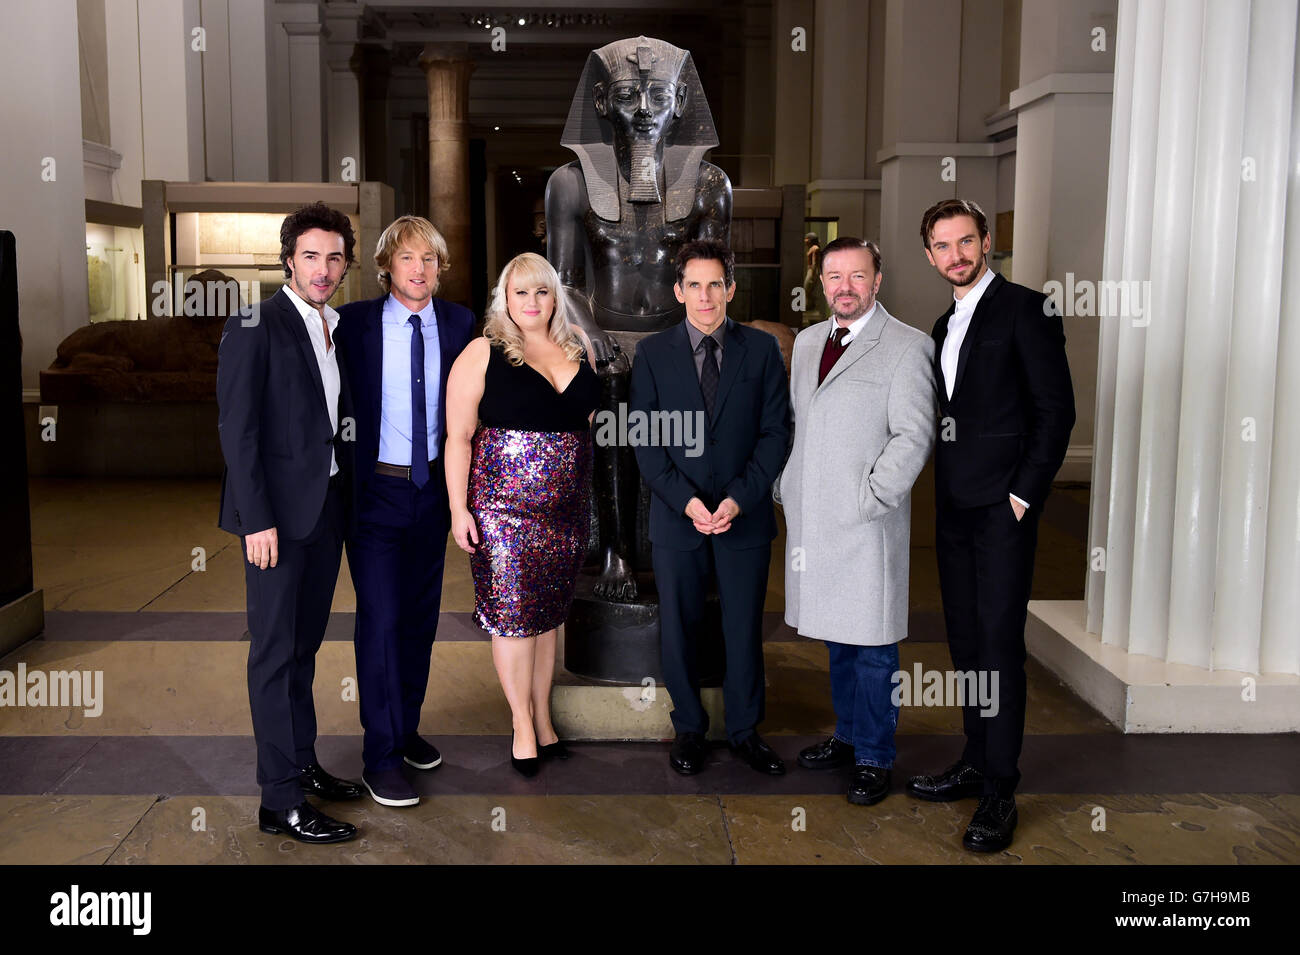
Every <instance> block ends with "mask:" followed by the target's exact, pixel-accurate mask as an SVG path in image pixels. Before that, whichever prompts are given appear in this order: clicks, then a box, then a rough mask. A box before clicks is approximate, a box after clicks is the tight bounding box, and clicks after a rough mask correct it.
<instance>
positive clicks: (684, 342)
mask: <svg viewBox="0 0 1300 955" xmlns="http://www.w3.org/2000/svg"><path fill="white" fill-rule="evenodd" d="M734 262H735V259H734V257H733V256H732V254H731V250H730V249H728V248H727V246H726V245H725V244H723V243H722V242H719V241H717V240H715V239H700V240H696V241H693V242H688V243H686V244H685V245H683V246H682V248H681V250H680V251H679V252H678V254H677V282H676V284H675V285H674V286H673V289H674V292H675V294H676V296H677V300H678V301H679V302H682V303H683V304H684V305H685V306H686V320H685V321H683V322H682V323H681V324H679V325H676V326H674V327H672V328H669V329H666V330H665V331H662V332H658V333H657V334H654V335H651V336H649V337H647V338H644V339H642V340H641V342H640V343H639V344H638V345H637V349H636V359H635V361H633V363H632V381H631V390H630V402H629V403H630V406H631V411H630V413H631V414H639V415H641V416H647V418H646V420H648V421H654V420H656V419H655V418H653V417H649V416H653V415H655V414H656V413H658V412H676V413H678V414H681V415H694V416H696V417H697V420H699V421H700V422H701V423H702V424H703V426H704V427H703V429H702V430H703V431H704V440H703V442H702V443H700V444H698V445H695V444H692V446H690V447H686V446H681V447H677V446H662V445H660V446H639V447H637V448H636V459H637V464H638V465H639V467H640V469H641V475H642V477H644V478H645V481H646V484H648V485H649V486H650V491H651V500H650V541H651V544H652V550H653V555H654V556H653V562H654V572H655V583H656V586H657V587H658V589H659V620H660V638H661V654H662V660H663V671H664V683H665V685H666V686H667V687H668V692H669V694H670V695H671V696H672V699H673V713H672V720H673V727H674V728H675V729H676V731H677V739H676V741H675V742H674V743H673V747H672V750H671V752H670V754H669V762H670V764H671V765H672V767H673V768H674V769H675V770H677V772H679V773H682V774H683V775H689V774H691V773H697V772H699V771H700V770H701V769H703V768H704V761H705V756H706V747H705V734H706V733H707V732H708V722H709V718H708V714H707V713H706V712H705V710H704V707H703V705H702V704H701V703H700V691H699V679H698V675H697V670H696V664H695V659H696V645H697V641H698V637H699V634H698V630H699V627H700V624H701V621H702V619H703V616H704V599H705V590H706V586H707V583H708V580H709V578H710V576H716V578H717V583H718V595H719V598H720V600H721V604H722V638H723V643H724V645H725V647H726V656H727V669H726V675H725V677H724V680H723V690H722V692H723V703H724V705H725V707H726V728H727V738H728V741H729V742H730V744H731V746H732V748H733V749H734V750H735V751H736V753H737V754H738V755H739V756H740V757H741V758H742V759H744V760H745V761H746V762H748V763H749V765H750V766H752V767H753V768H754V769H756V770H758V771H759V772H763V773H771V774H774V775H775V774H780V773H783V772H785V765H784V763H782V762H781V758H780V757H779V756H777V754H776V753H775V752H773V751H772V749H771V748H770V747H769V746H768V745H767V744H766V743H764V742H763V740H762V739H760V738H759V735H758V732H757V726H758V724H759V723H760V722H761V721H762V719H763V710H764V686H763V632H762V620H763V599H764V597H765V596H766V594H767V572H768V563H769V560H770V556H771V548H772V539H773V538H774V537H775V536H776V517H775V515H774V514H773V510H772V485H773V483H774V482H775V481H776V479H777V476H778V475H779V474H780V473H781V468H782V466H783V465H784V464H785V458H786V454H787V452H788V449H789V438H790V394H789V385H788V383H787V381H786V375H785V365H784V363H783V362H782V360H781V352H780V349H779V348H778V347H777V342H776V339H775V338H774V337H773V336H772V335H769V334H768V333H767V332H762V331H758V330H756V329H752V328H746V327H744V326H742V325H738V324H736V323H735V322H733V321H732V320H731V319H730V318H728V317H727V303H728V302H730V301H731V299H732V296H734V295H735V293H736V284H735V277H734ZM684 430H685V431H686V433H689V429H684ZM696 433H699V432H698V431H697V432H696Z"/></svg>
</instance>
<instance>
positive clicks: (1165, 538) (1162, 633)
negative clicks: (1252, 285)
mask: <svg viewBox="0 0 1300 955" xmlns="http://www.w3.org/2000/svg"><path fill="white" fill-rule="evenodd" d="M1204 13H1205V8H1204V6H1203V4H1201V3H1173V4H1168V5H1167V6H1166V7H1165V17H1164V50H1163V62H1162V69H1161V72H1162V76H1161V83H1160V107H1159V109H1160V121H1159V126H1158V128H1157V135H1156V169H1157V170H1159V175H1158V176H1157V177H1156V183H1155V186H1156V188H1155V194H1154V200H1155V208H1154V210H1153V212H1152V223H1151V247H1152V249H1153V250H1159V254H1158V255H1152V257H1151V296H1150V301H1148V302H1146V303H1145V306H1146V310H1145V314H1144V317H1143V319H1144V321H1145V322H1147V323H1148V324H1147V327H1146V336H1147V343H1146V349H1145V353H1144V354H1143V369H1142V416H1141V419H1140V423H1139V433H1140V435H1141V437H1140V440H1139V443H1138V448H1139V450H1138V466H1137V488H1136V508H1135V512H1134V526H1133V596H1132V599H1131V602H1130V608H1129V641H1128V649H1129V652H1130V653H1144V654H1146V655H1147V656H1152V657H1163V656H1164V654H1165V641H1166V639H1167V635H1168V633H1169V578H1170V567H1171V561H1172V547H1173V518H1174V500H1173V496H1172V495H1171V494H1170V493H1169V488H1171V487H1173V486H1174V484H1175V469H1176V468H1177V465H1178V409H1179V399H1180V396H1181V393H1182V384H1183V382H1182V378H1183V332H1184V329H1185V328H1186V322H1185V316H1186V310H1187V270H1188V265H1189V256H1190V252H1191V238H1192V233H1193V229H1192V215H1191V212H1192V177H1193V174H1194V172H1195V167H1194V166H1193V165H1192V164H1191V163H1189V162H1187V161H1186V157H1187V156H1191V155H1194V154H1195V151H1196V118H1197V117H1196V104H1197V95H1198V92H1199V87H1200V74H1201V64H1200V60H1201V29H1202V25H1203V23H1204Z"/></svg>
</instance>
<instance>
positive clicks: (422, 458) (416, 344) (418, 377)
mask: <svg viewBox="0 0 1300 955" xmlns="http://www.w3.org/2000/svg"><path fill="white" fill-rule="evenodd" d="M407 321H408V322H409V323H410V325H411V483H412V484H414V485H415V486H416V487H424V486H425V485H426V484H428V483H429V421H428V416H429V411H428V408H427V406H426V405H425V403H424V333H423V332H421V331H420V316H419V315H412V316H411V317H410V318H409V319H407Z"/></svg>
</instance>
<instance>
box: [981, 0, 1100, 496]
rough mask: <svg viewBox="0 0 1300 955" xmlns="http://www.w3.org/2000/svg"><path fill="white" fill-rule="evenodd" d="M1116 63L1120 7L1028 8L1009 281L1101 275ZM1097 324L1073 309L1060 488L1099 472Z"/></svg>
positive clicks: (1093, 3)
mask: <svg viewBox="0 0 1300 955" xmlns="http://www.w3.org/2000/svg"><path fill="white" fill-rule="evenodd" d="M1097 31H1100V32H1097ZM965 48H966V47H965V45H963V49H965ZM1114 57H1115V0H1024V4H1023V6H1022V8H1021V20H1020V47H1019V57H1018V62H1019V76H1018V80H1017V86H1016V88H1015V89H1013V90H1011V92H1010V96H1009V102H1008V106H1009V108H1010V110H1011V111H1012V112H1013V113H1015V117H1016V137H1015V185H1014V203H1013V204H1012V205H1010V206H1005V205H1004V206H1003V208H1004V209H1006V208H1012V209H1014V211H1015V226H1014V236H1013V241H1012V242H1011V247H1012V249H1013V252H1014V258H1013V260H1012V263H1011V275H1009V276H1008V277H1009V278H1010V279H1011V280H1012V281H1014V282H1018V283H1019V284H1021V285H1025V286H1028V287H1029V288H1037V289H1043V288H1045V287H1046V283H1047V282H1049V281H1052V282H1060V283H1061V284H1062V286H1063V287H1067V286H1068V276H1069V275H1070V274H1073V275H1074V276H1075V278H1076V280H1085V279H1086V280H1087V281H1089V282H1095V281H1096V280H1097V279H1098V278H1100V277H1101V264H1102V263H1101V257H1102V246H1101V243H1100V242H1098V241H1097V237H1098V236H1100V235H1101V234H1102V233H1103V229H1104V226H1105V215H1106V160H1107V145H1108V143H1109V141H1110V115H1111V99H1112V97H1111V90H1112V86H1113V84H1114V76H1113V70H1114ZM963 59H964V57H963ZM963 89H965V86H964V85H963ZM972 132H974V130H972ZM963 138H966V137H963ZM998 198H999V199H1000V200H1005V199H1006V198H1007V197H1006V196H1005V195H1004V194H1002V193H1001V191H1000V192H999V196H998ZM984 211H985V212H987V213H988V214H989V218H990V219H992V218H993V210H992V209H988V208H986V209H985V210H984ZM1066 223H1068V226H1067V225H1065V224H1066ZM1004 238H1005V237H1004ZM1062 304H1063V305H1064V304H1065V303H1064V302H1063V303H1062ZM1097 325H1098V320H1097V317H1096V315H1095V313H1092V314H1077V313H1075V312H1074V310H1073V309H1067V310H1065V347H1066V354H1067V356H1068V358H1069V362H1070V371H1071V377H1072V378H1073V382H1074V401H1075V408H1076V418H1075V423H1074V432H1073V434H1072V436H1071V438H1070V448H1069V451H1068V452H1067V455H1066V464H1065V466H1064V467H1063V468H1062V473H1061V475H1060V478H1061V479H1062V480H1078V479H1080V478H1086V476H1087V474H1088V469H1089V468H1090V466H1091V460H1090V459H1091V450H1090V446H1091V443H1092V433H1093V405H1094V404H1095V402H1096V391H1095V381H1096V365H1097Z"/></svg>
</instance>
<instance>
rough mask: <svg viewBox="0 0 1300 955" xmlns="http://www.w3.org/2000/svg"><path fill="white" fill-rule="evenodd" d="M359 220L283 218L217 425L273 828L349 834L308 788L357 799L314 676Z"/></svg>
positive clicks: (341, 456)
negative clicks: (325, 752) (331, 763)
mask: <svg viewBox="0 0 1300 955" xmlns="http://www.w3.org/2000/svg"><path fill="white" fill-rule="evenodd" d="M353 246H354V239H353V235H352V226H351V224H350V223H349V222H348V217H347V216H346V215H344V214H343V213H342V212H339V211H338V210H337V209H331V208H329V207H328V206H326V205H324V204H322V203H316V204H314V205H310V206H305V207H304V208H302V209H299V210H298V211H297V212H294V213H293V214H291V215H289V216H288V217H287V218H285V220H284V223H283V224H282V226H281V227H280V262H281V264H282V265H283V267H284V274H285V277H286V279H287V281H286V283H285V285H284V287H283V288H282V289H280V291H278V292H276V293H275V295H273V296H271V297H270V298H269V299H267V300H265V301H264V302H261V303H259V304H258V305H256V306H254V307H253V309H251V310H247V309H246V310H243V311H242V312H241V313H240V314H236V315H234V316H232V317H231V318H230V320H229V321H227V322H226V327H225V331H224V332H223V333H222V336H221V346H220V349H219V352H218V362H217V407H218V418H217V422H218V423H217V427H218V430H219V432H220V436H221V453H222V456H223V457H224V458H225V461H226V470H225V474H224V475H223V477H222V482H221V527H222V528H223V529H224V530H227V531H229V532H230V533H232V534H237V535H239V537H240V538H241V539H242V541H243V545H244V554H245V557H246V558H247V562H246V564H245V566H244V580H245V585H246V589H247V593H248V633H249V637H250V640H251V643H250V646H249V650H248V700H249V706H250V708H251V709H252V716H253V736H254V738H255V739H256V741H257V781H258V783H259V784H260V786H261V788H262V805H261V808H260V809H259V810H258V823H259V825H260V826H261V829H262V831H263V832H271V833H287V834H288V835H290V836H293V837H294V838H295V839H298V840H300V841H302V842H341V841H343V840H345V839H351V838H353V837H354V836H355V835H356V833H357V830H356V827H354V826H353V825H351V824H350V823H345V822H339V821H337V820H335V819H331V818H330V817H329V816H326V815H325V814H323V813H321V812H320V811H319V810H318V809H316V808H315V807H314V806H312V805H311V804H310V803H309V802H307V800H306V799H305V796H307V795H315V796H319V797H321V798H324V799H328V800H339V799H358V798H360V797H361V796H362V790H361V787H360V786H358V785H356V784H355V783H350V782H345V781H344V780H341V779H336V778H335V777H333V776H331V775H330V774H329V773H327V772H325V770H324V769H322V768H321V766H320V764H319V763H318V762H317V761H316V752H315V743H316V710H315V706H314V704H313V700H312V678H313V676H314V675H315V672H316V651H317V650H318V649H319V648H320V644H321V640H322V639H323V637H324V635H325V624H326V623H327V622H328V620H329V612H330V603H331V601H332V600H333V598H334V585H335V583H336V582H337V580H338V575H339V561H340V558H341V555H342V551H343V534H344V526H345V524H346V521H347V512H348V505H349V502H348V497H349V493H350V492H349V488H348V482H349V476H350V472H351V468H352V464H351V460H352V459H351V450H350V446H349V444H348V442H347V441H346V440H344V438H345V437H346V434H345V433H344V432H345V431H346V423H347V421H348V419H349V417H350V416H351V413H352V412H351V400H350V396H349V394H348V386H347V379H346V376H345V375H343V374H342V373H341V369H340V363H339V358H338V353H337V350H336V348H335V343H334V340H333V337H334V332H335V330H336V326H337V323H338V314H337V313H336V312H335V311H334V309H332V308H330V307H329V305H327V304H326V303H327V302H328V301H329V299H330V296H332V295H333V294H334V292H335V290H337V289H338V287H339V283H340V282H341V281H342V280H343V275H344V273H345V272H346V271H347V268H348V265H349V263H351V262H352V251H353Z"/></svg>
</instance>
